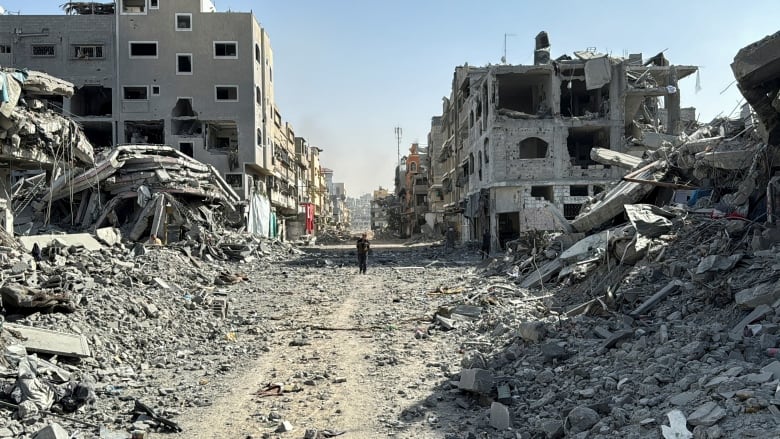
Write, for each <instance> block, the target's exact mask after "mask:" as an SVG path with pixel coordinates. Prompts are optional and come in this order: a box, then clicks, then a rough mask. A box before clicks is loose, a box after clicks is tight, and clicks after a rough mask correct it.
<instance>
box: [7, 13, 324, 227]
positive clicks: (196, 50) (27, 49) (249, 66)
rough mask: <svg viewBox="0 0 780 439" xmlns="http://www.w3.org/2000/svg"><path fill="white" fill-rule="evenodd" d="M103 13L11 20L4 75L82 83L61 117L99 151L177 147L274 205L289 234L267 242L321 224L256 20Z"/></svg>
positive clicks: (59, 104)
mask: <svg viewBox="0 0 780 439" xmlns="http://www.w3.org/2000/svg"><path fill="white" fill-rule="evenodd" d="M98 5H99V6H100V7H98V8H95V4H92V3H77V2H70V3H66V4H65V5H63V8H64V9H65V10H66V12H67V14H63V15H0V48H2V50H0V65H2V66H7V67H15V68H31V69H35V70H40V71H45V72H47V73H49V74H51V75H53V76H57V77H61V78H63V79H65V80H66V81H70V82H72V83H73V84H74V86H75V88H74V92H73V95H72V96H54V97H53V99H51V101H52V102H53V104H52V105H53V106H54V107H55V108H59V109H61V110H60V111H61V112H62V113H64V114H66V115H69V116H72V117H73V118H74V120H75V121H76V122H77V123H78V124H79V125H81V127H83V130H84V133H85V135H86V137H87V138H88V139H89V140H90V141H91V142H92V144H93V145H95V146H96V147H109V146H116V145H122V144H152V145H170V146H172V147H173V148H175V149H177V150H178V151H179V152H181V153H182V154H184V155H186V156H189V157H191V158H194V159H196V160H197V161H200V162H203V163H206V164H209V165H212V166H214V168H216V170H217V171H219V173H221V174H222V175H223V176H224V178H225V180H226V181H227V182H228V183H229V184H230V186H231V187H232V188H233V189H234V190H235V192H236V193H238V195H239V196H240V197H241V198H242V199H245V200H248V201H250V202H249V205H250V207H252V208H254V207H256V206H257V205H262V206H265V205H270V208H269V209H270V212H271V213H273V214H274V215H275V216H276V217H277V218H278V224H277V225H276V226H275V227H270V228H269V227H267V226H266V225H263V232H264V233H267V230H271V229H274V228H275V229H277V230H280V231H281V230H284V228H285V219H289V220H290V221H293V222H300V221H304V222H305V221H306V218H307V215H308V214H307V212H309V211H311V212H313V213H312V215H314V214H316V212H315V211H316V209H308V208H307V207H306V206H304V205H301V202H302V201H303V200H302V199H303V198H305V194H303V193H302V192H303V189H302V186H301V184H299V182H301V181H309V180H311V178H310V177H309V176H307V175H303V174H304V173H306V172H310V171H311V170H312V168H310V167H308V166H303V165H304V163H303V162H302V161H301V160H299V159H298V158H299V157H303V156H300V155H299V154H297V152H296V145H295V132H294V131H293V129H292V127H291V126H290V124H289V123H285V122H283V120H282V117H281V114H280V111H279V109H278V108H277V106H276V104H275V100H274V86H273V51H272V49H271V43H270V39H269V37H268V34H267V32H266V30H265V29H264V28H263V27H262V26H261V25H260V24H259V22H258V19H257V18H256V17H255V15H254V14H253V13H251V12H245V13H244V12H233V11H229V12H218V11H217V10H216V8H215V6H214V4H213V3H212V2H211V1H209V0H167V1H165V2H158V1H156V0H119V1H117V2H116V3H115V4H110V3H106V4H98ZM258 196H260V197H264V198H266V199H267V200H268V202H256V203H253V202H252V201H254V199H255V197H258ZM301 214H302V215H301ZM304 228H305V227H296V230H297V229H304Z"/></svg>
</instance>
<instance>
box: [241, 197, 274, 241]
mask: <svg viewBox="0 0 780 439" xmlns="http://www.w3.org/2000/svg"><path fill="white" fill-rule="evenodd" d="M270 216H271V203H269V202H268V198H266V197H264V196H262V195H259V194H254V195H252V198H251V200H250V202H249V212H248V217H247V229H248V231H249V232H250V233H253V234H255V235H260V236H262V237H265V238H267V237H268V232H269V230H270V226H269V223H270Z"/></svg>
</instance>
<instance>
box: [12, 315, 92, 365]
mask: <svg viewBox="0 0 780 439" xmlns="http://www.w3.org/2000/svg"><path fill="white" fill-rule="evenodd" d="M5 327H6V328H10V329H13V330H14V331H16V332H17V333H19V334H21V336H22V337H23V338H24V342H23V344H24V347H25V348H27V351H28V352H40V353H42V354H53V355H61V356H63V357H89V356H90V355H91V354H90V352H89V345H88V344H87V338H86V337H85V336H83V335H79V334H66V333H62V332H56V331H50V330H48V329H38V328H31V327H29V326H22V325H16V324H11V323H6V324H5Z"/></svg>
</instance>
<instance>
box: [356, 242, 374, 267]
mask: <svg viewBox="0 0 780 439" xmlns="http://www.w3.org/2000/svg"><path fill="white" fill-rule="evenodd" d="M370 249H371V243H370V242H368V238H366V234H365V233H364V234H362V235H361V236H360V239H358V240H357V260H358V268H359V270H360V271H359V273H361V274H366V262H367V260H368V251H369V250H370Z"/></svg>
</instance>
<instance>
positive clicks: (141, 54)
mask: <svg viewBox="0 0 780 439" xmlns="http://www.w3.org/2000/svg"><path fill="white" fill-rule="evenodd" d="M130 56H131V57H138V58H156V57H157V42H156V41H147V42H140V41H139V42H132V41H131V42H130Z"/></svg>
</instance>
